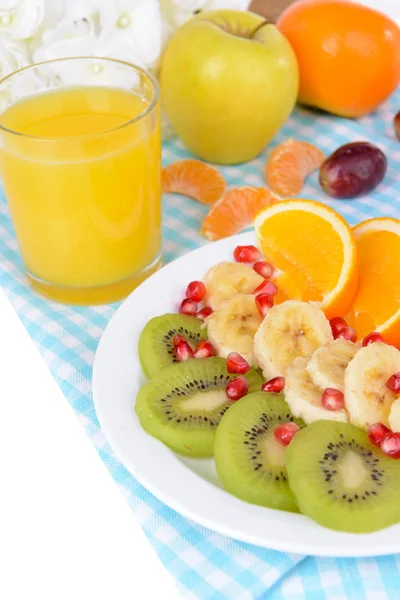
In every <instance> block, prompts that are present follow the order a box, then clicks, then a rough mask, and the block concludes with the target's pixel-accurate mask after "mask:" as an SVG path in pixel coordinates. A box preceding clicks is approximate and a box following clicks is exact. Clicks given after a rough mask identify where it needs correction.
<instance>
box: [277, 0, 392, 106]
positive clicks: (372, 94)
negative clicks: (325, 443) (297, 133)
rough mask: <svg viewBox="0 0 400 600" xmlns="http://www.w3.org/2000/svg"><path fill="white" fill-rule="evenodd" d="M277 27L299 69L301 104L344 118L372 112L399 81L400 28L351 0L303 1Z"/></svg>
mask: <svg viewBox="0 0 400 600" xmlns="http://www.w3.org/2000/svg"><path fill="white" fill-rule="evenodd" d="M278 28H279V29H280V31H281V32H282V33H283V34H284V35H285V36H286V37H287V38H288V40H289V41H290V43H291V44H292V46H293V48H294V51H295V53H296V55H297V59H298V63H299V67H300V92H299V102H301V103H303V104H307V105H311V106H316V107H318V108H321V109H323V110H326V111H328V112H331V113H334V114H337V115H341V116H343V117H360V116H362V115H366V114H368V113H370V112H371V111H373V110H374V109H375V108H376V107H377V106H379V104H381V103H382V102H383V101H384V100H386V98H388V96H390V94H391V93H392V92H393V91H394V90H395V89H396V87H397V85H398V83H399V81H400V28H399V27H398V25H397V24H396V23H395V22H394V21H392V20H391V19H389V18H388V17H386V16H385V15H383V14H381V13H380V12H378V11H376V10H373V9H371V8H367V7H366V6H362V5H361V4H357V3H355V2H348V1H346V0H300V1H299V2H295V3H294V4H292V5H291V6H290V7H289V8H288V9H287V10H286V11H284V12H283V13H282V15H281V17H280V18H279V20H278Z"/></svg>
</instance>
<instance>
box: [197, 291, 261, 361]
mask: <svg viewBox="0 0 400 600" xmlns="http://www.w3.org/2000/svg"><path fill="white" fill-rule="evenodd" d="M261 321H262V318H261V316H260V314H259V312H258V310H257V306H256V302H255V297H254V296H253V295H252V294H236V295H235V296H233V297H232V298H228V299H227V300H224V301H223V302H221V303H220V304H218V307H217V309H216V310H215V311H214V312H213V313H212V314H211V315H210V316H209V317H208V318H207V322H206V324H207V334H208V339H209V340H210V342H211V343H212V345H213V346H214V348H215V349H216V351H217V352H218V356H222V357H226V356H228V354H229V353H230V352H238V353H239V354H240V355H241V356H243V358H245V359H246V360H247V362H248V363H249V365H251V366H257V363H256V362H255V359H254V354H253V343H254V335H255V333H256V331H257V329H258V328H259V326H260V323H261Z"/></svg>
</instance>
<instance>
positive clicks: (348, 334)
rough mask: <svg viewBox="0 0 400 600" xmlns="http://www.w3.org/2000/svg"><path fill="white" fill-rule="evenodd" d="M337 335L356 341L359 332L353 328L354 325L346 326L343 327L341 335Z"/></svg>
mask: <svg viewBox="0 0 400 600" xmlns="http://www.w3.org/2000/svg"><path fill="white" fill-rule="evenodd" d="M337 337H340V338H344V339H345V340H349V342H356V341H357V332H356V330H355V329H353V327H345V328H344V329H342V331H341V332H340V333H339V335H338V336H337Z"/></svg>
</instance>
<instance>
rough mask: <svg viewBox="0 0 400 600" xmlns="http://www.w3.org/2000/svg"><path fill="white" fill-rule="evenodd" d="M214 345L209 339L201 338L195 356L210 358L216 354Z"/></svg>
mask: <svg viewBox="0 0 400 600" xmlns="http://www.w3.org/2000/svg"><path fill="white" fill-rule="evenodd" d="M216 354H217V353H216V352H215V350H214V346H213V345H212V344H211V342H209V341H208V340H200V341H199V343H198V344H197V346H196V348H195V349H194V352H193V358H209V357H210V356H216Z"/></svg>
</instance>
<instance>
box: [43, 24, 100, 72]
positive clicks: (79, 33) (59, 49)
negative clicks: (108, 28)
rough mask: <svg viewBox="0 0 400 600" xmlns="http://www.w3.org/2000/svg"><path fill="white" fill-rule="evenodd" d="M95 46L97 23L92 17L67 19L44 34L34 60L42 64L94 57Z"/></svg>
mask: <svg viewBox="0 0 400 600" xmlns="http://www.w3.org/2000/svg"><path fill="white" fill-rule="evenodd" d="M95 45H96V29H95V23H94V21H93V20H92V19H91V18H90V17H85V18H82V19H80V20H76V21H74V20H72V19H70V18H68V17H65V18H64V19H62V20H61V21H60V22H59V23H58V25H57V26H56V27H54V28H53V29H46V30H45V31H44V32H43V34H42V44H41V45H40V46H39V47H38V48H37V49H36V50H35V51H34V53H33V59H34V61H35V62H42V61H45V60H52V59H55V58H66V57H68V56H92V55H93V54H94V49H95Z"/></svg>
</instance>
